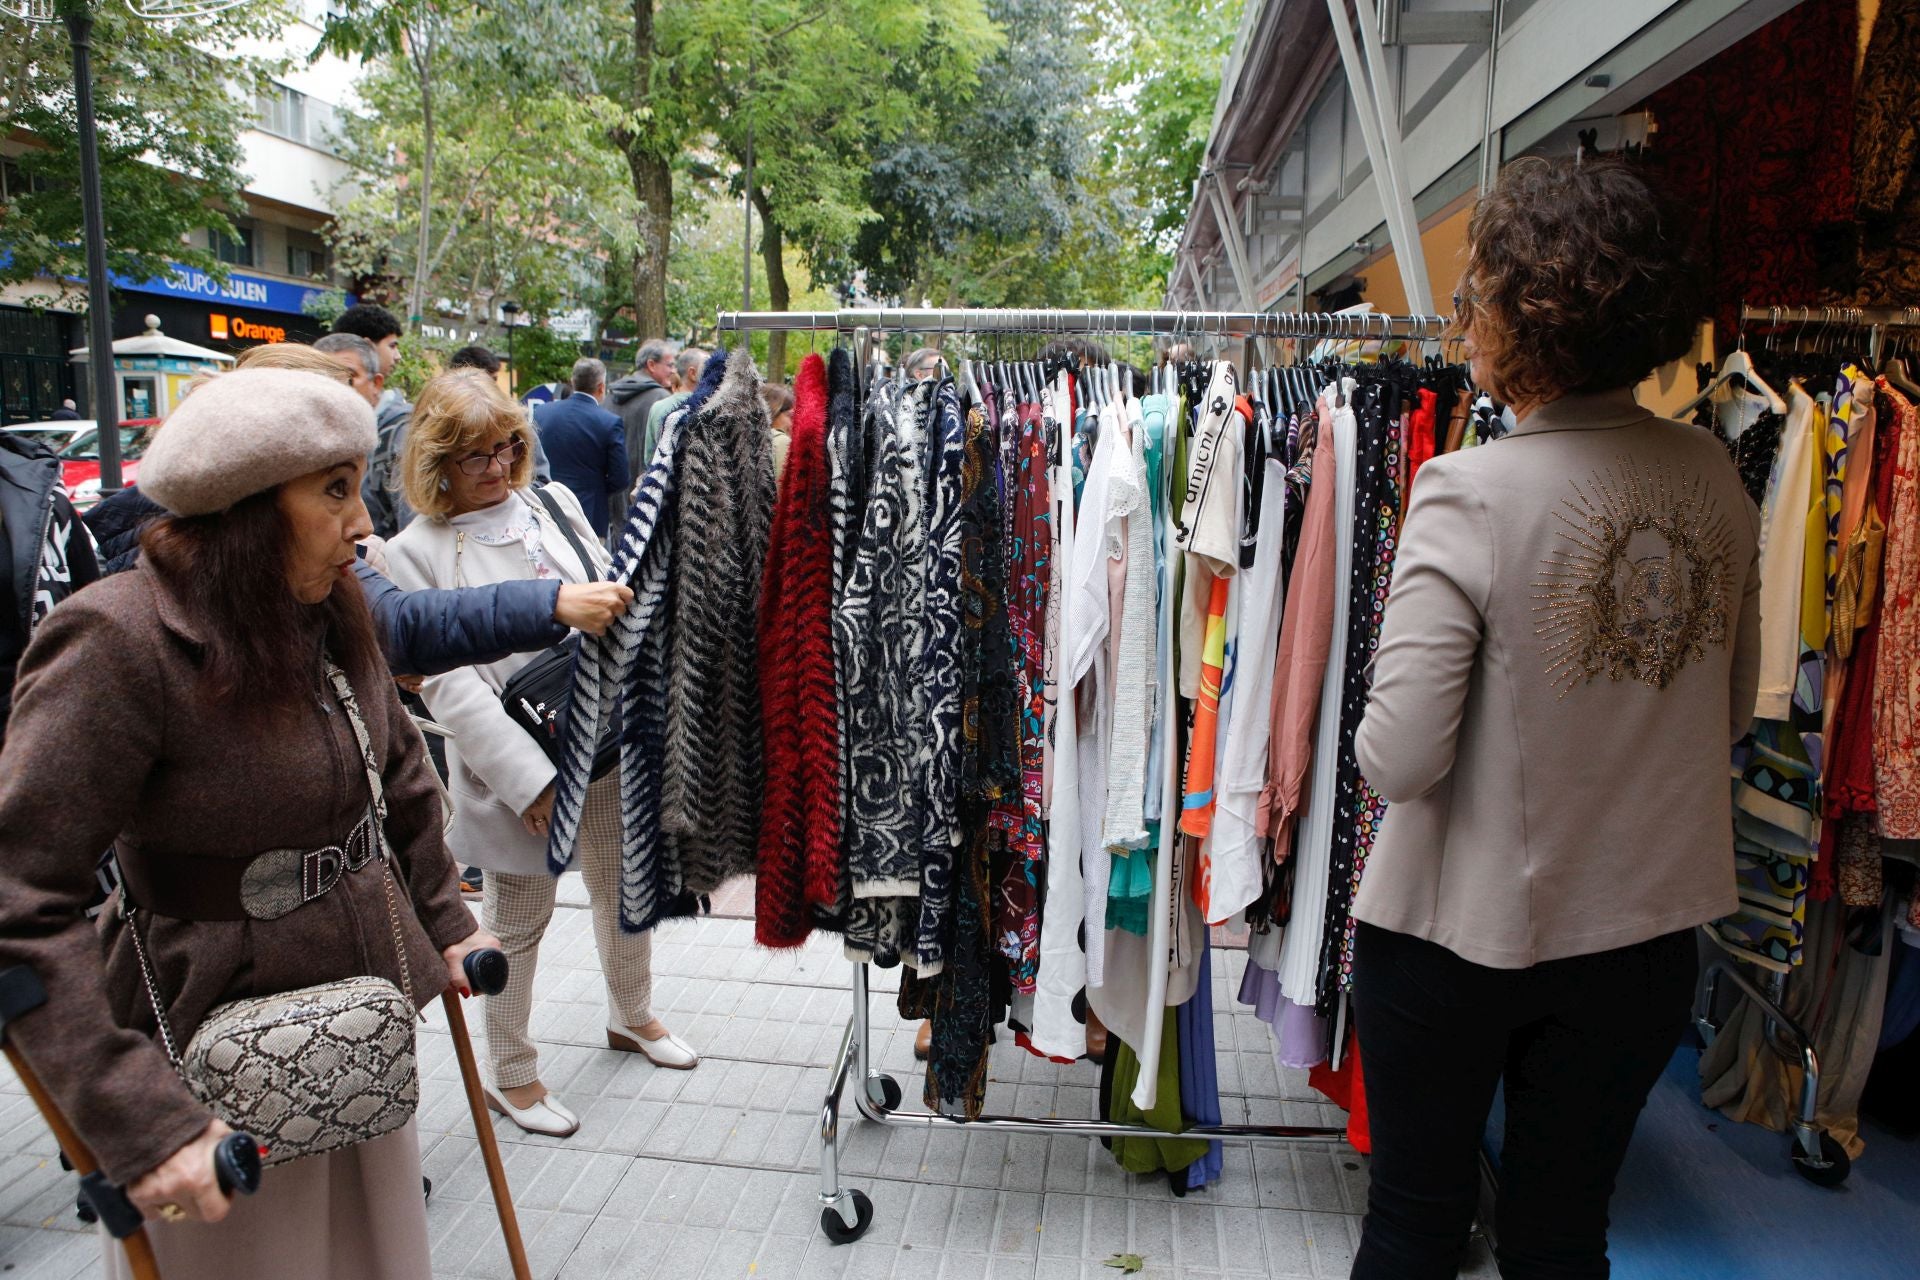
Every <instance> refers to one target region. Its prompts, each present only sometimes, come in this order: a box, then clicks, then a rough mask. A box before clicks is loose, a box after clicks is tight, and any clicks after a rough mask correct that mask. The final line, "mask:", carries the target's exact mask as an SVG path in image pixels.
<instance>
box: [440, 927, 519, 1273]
mask: <svg viewBox="0 0 1920 1280" xmlns="http://www.w3.org/2000/svg"><path fill="white" fill-rule="evenodd" d="M466 970H467V985H468V986H470V987H472V988H473V990H474V993H475V994H476V995H483V996H491V995H498V994H499V993H500V992H502V991H504V990H506V986H507V957H506V955H505V954H504V953H503V952H500V951H496V950H494V949H493V948H491V947H488V948H486V949H484V950H480V951H470V952H468V953H467V958H466ZM440 1003H441V1004H442V1005H443V1006H445V1008H446V1011H447V1027H448V1029H449V1030H451V1031H452V1032H453V1053H454V1056H455V1057H456V1058H458V1059H459V1060H460V1079H461V1081H462V1082H464V1083H465V1084H466V1086H467V1108H468V1109H469V1110H470V1111H472V1112H473V1132H474V1136H475V1137H477V1138H479V1139H480V1158H481V1160H482V1161H484V1162H485V1164H486V1166H487V1185H488V1187H489V1188H490V1189H491V1190H492V1192H493V1207H494V1211H495V1212H496V1213H498V1214H499V1215H500V1234H501V1235H502V1236H503V1237H505V1238H506V1242H507V1259H508V1261H510V1262H511V1263H512V1264H513V1280H533V1272H532V1270H531V1269H530V1268H529V1267H528V1266H527V1246H526V1245H525V1244H523V1243H522V1242H521V1240H520V1219H519V1217H518V1216H517V1215H516V1214H515V1213H514V1211H513V1192H512V1191H511V1190H509V1189H508V1187H507V1168H506V1166H505V1165H503V1164H501V1163H500V1144H499V1142H498V1141H496V1140H495V1138H494V1136H493V1117H492V1116H490V1115H488V1114H487V1100H486V1097H485V1096H484V1095H483V1094H482V1093H481V1092H480V1068H479V1066H478V1065H477V1064H476V1063H475V1062H474V1060H473V1041H472V1040H471V1039H469V1038H468V1036H467V1015H466V1014H465V1013H463V1012H462V1011H461V1009H460V997H459V995H457V994H456V993H455V992H454V990H453V988H451V987H449V988H447V990H445V991H443V992H441V994H440Z"/></svg>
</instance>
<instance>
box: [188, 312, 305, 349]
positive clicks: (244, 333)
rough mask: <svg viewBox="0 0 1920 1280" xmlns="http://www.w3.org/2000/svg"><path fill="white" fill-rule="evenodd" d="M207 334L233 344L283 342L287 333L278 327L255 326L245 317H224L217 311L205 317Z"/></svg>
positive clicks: (267, 325) (270, 325) (269, 325)
mask: <svg viewBox="0 0 1920 1280" xmlns="http://www.w3.org/2000/svg"><path fill="white" fill-rule="evenodd" d="M207 332H208V333H209V334H210V335H211V336H212V337H215V338H219V339H223V340H225V339H229V338H230V339H232V340H233V341H235V342H285V341H286V340H287V331H286V330H285V329H284V328H282V327H281V326H279V325H272V324H255V323H254V322H253V321H251V320H249V319H247V318H246V317H245V316H224V315H221V314H220V313H219V312H218V311H216V312H214V313H213V314H212V315H210V316H208V317H207Z"/></svg>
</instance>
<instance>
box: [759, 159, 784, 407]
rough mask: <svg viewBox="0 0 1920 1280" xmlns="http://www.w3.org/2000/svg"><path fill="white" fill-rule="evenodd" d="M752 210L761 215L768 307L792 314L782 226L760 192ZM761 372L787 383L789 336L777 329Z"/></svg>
mask: <svg viewBox="0 0 1920 1280" xmlns="http://www.w3.org/2000/svg"><path fill="white" fill-rule="evenodd" d="M753 207H754V209H755V210H757V211H758V212H759V214H760V228H761V230H760V261H761V262H762V263H764V264H765V266H766V269H767V306H768V308H769V309H771V310H774V311H787V310H790V309H791V308H792V305H793V291H792V290H791V289H790V288H789V287H788V285H787V260H786V257H785V253H784V243H783V241H784V238H783V237H782V236H781V234H780V223H779V221H778V220H777V219H775V218H774V216H773V210H772V209H771V208H770V207H769V206H768V204H767V197H766V195H765V194H764V193H762V192H761V191H759V190H757V189H756V190H755V191H754V193H753ZM761 372H762V373H764V374H765V376H766V378H767V381H769V382H785V381H786V380H787V335H786V333H785V332H784V331H782V330H779V329H775V330H773V331H772V332H771V333H769V334H768V335H767V367H766V368H765V369H764V370H762V371H761Z"/></svg>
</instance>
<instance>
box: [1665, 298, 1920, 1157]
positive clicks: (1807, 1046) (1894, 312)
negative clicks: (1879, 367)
mask: <svg viewBox="0 0 1920 1280" xmlns="http://www.w3.org/2000/svg"><path fill="white" fill-rule="evenodd" d="M1749 322H1754V323H1759V324H1764V325H1767V326H1769V327H1773V328H1778V327H1780V326H1782V325H1797V326H1801V327H1803V328H1804V327H1805V326H1809V325H1810V326H1813V332H1814V333H1815V334H1819V333H1821V332H1823V331H1825V330H1828V329H1836V328H1837V329H1851V330H1865V331H1866V334H1867V349H1866V354H1867V358H1868V360H1869V361H1870V362H1873V363H1877V362H1878V361H1879V359H1880V354H1881V350H1882V343H1883V340H1884V338H1885V337H1886V331H1887V330H1888V329H1890V328H1911V327H1920V307H1747V306H1743V307H1742V308H1741V309H1740V323H1741V328H1742V330H1743V331H1744V329H1745V328H1746V326H1747V324H1748V323H1749ZM1702 933H1704V934H1705V936H1706V937H1707V938H1708V939H1710V940H1711V941H1712V942H1713V943H1714V945H1715V950H1716V952H1717V954H1715V955H1713V956H1712V957H1711V958H1710V959H1708V960H1707V961H1706V962H1705V963H1704V964H1702V965H1701V968H1700V977H1699V980H1698V982H1697V984H1696V986H1695V988H1694V1000H1693V1024H1694V1029H1695V1030H1696V1031H1697V1032H1698V1033H1699V1036H1700V1040H1701V1042H1702V1044H1703V1045H1711V1044H1712V1043H1713V1041H1714V1038H1715V1037H1716V1036H1717V1035H1718V1034H1719V1032H1720V1028H1721V1015H1720V1013H1719V1011H1718V1009H1717V1008H1716V1006H1717V1005H1718V1004H1719V996H1720V986H1721V983H1722V982H1723V981H1724V982H1727V983H1730V984H1732V986H1733V987H1734V989H1735V990H1736V991H1737V992H1738V993H1739V995H1740V997H1742V998H1743V999H1745V1000H1749V1001H1751V1002H1752V1003H1753V1005H1754V1006H1755V1007H1756V1008H1757V1009H1759V1011H1760V1013H1761V1015H1762V1017H1763V1025H1762V1036H1761V1038H1762V1041H1763V1043H1764V1044H1765V1045H1766V1047H1767V1048H1768V1049H1769V1050H1770V1051H1772V1052H1773V1053H1776V1054H1778V1055H1779V1056H1781V1057H1782V1058H1785V1059H1787V1060H1789V1061H1796V1062H1798V1063H1799V1064H1800V1071H1801V1078H1800V1090H1799V1098H1798V1101H1797V1105H1796V1107H1795V1110H1794V1115H1793V1119H1792V1122H1791V1125H1790V1131H1791V1135H1792V1139H1793V1144H1792V1147H1791V1148H1790V1151H1789V1154H1790V1156H1791V1158H1792V1160H1793V1164H1794V1168H1795V1169H1796V1170H1797V1171H1798V1172H1799V1173H1800V1175H1801V1176H1802V1177H1804V1178H1806V1179H1807V1180H1808V1181H1809V1182H1812V1183H1815V1184H1816V1185H1818V1186H1823V1187H1837V1186H1839V1185H1840V1184H1841V1183H1843V1182H1845V1181H1846V1180H1847V1176H1848V1175H1849V1174H1850V1173H1851V1172H1852V1160H1851V1159H1850V1157H1849V1156H1848V1155H1847V1152H1846V1149H1845V1148H1844V1147H1842V1146H1841V1145H1840V1144H1839V1142H1837V1141H1836V1140H1835V1139H1834V1138H1833V1137H1832V1136H1831V1135H1830V1134H1829V1133H1828V1132H1827V1130H1826V1129H1825V1127H1823V1126H1822V1125H1821V1124H1820V1122H1819V1118H1818V1116H1819V1101H1820V1056H1819V1053H1818V1051H1817V1050H1816V1049H1815V1047H1814V1043H1813V1035H1812V1033H1811V1032H1809V1031H1808V1030H1807V1028H1806V1027H1804V1026H1802V1025H1801V1024H1800V1023H1799V1021H1797V1020H1796V1019H1795V1018H1793V1017H1792V1016H1791V1015H1789V1014H1788V1013H1787V1012H1786V1009H1785V1007H1784V1006H1785V1003H1786V996H1787V986H1788V983H1789V980H1790V979H1789V975H1787V974H1785V973H1778V972H1775V973H1768V974H1766V975H1765V977H1764V979H1763V980H1762V981H1755V980H1754V978H1753V977H1750V976H1749V974H1748V972H1747V970H1748V968H1749V961H1748V959H1747V957H1745V956H1743V955H1742V954H1741V953H1739V952H1738V951H1735V950H1731V949H1729V948H1728V947H1727V946H1726V945H1725V944H1724V943H1723V942H1722V941H1721V939H1720V938H1719V936H1718V935H1717V934H1715V933H1714V932H1713V931H1712V930H1711V929H1702Z"/></svg>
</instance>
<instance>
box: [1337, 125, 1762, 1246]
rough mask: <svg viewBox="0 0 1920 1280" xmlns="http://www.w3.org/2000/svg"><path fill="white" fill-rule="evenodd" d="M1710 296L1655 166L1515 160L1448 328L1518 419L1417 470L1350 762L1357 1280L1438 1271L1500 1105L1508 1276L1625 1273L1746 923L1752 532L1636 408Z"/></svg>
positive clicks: (1737, 504) (1659, 422)
mask: <svg viewBox="0 0 1920 1280" xmlns="http://www.w3.org/2000/svg"><path fill="white" fill-rule="evenodd" d="M1704 296H1705V294H1704V293H1703V292H1702V291H1701V290H1700V289H1699V287H1698V277H1697V274H1696V267H1695V263H1694V260H1693V258H1692V254H1691V253H1690V251H1689V248H1688V243H1687V236H1686V228H1685V226H1684V225H1683V223H1682V222H1681V220H1680V219H1679V217H1678V216H1677V213H1676V211H1675V210H1674V209H1673V208H1671V207H1670V206H1668V205H1667V204H1666V203H1665V202H1664V201H1662V200H1660V199H1658V198H1657V197H1656V195H1655V193H1654V192H1653V191H1651V190H1650V189H1649V188H1648V186H1647V184H1646V181H1645V179H1644V178H1642V177H1641V176H1640V174H1639V173H1638V172H1637V171H1635V170H1634V169H1632V168H1630V167H1627V166H1625V165H1622V164H1620V163H1618V162H1612V161H1593V160H1588V161H1586V162H1585V163H1583V164H1577V165H1576V164H1574V163H1573V162H1571V161H1567V162H1549V161H1546V160H1541V159H1525V160H1519V161H1516V162H1514V163H1513V164H1511V165H1508V166H1507V168H1506V169H1505V170H1504V171H1503V172H1502V174H1501V177H1500V182H1499V185H1498V186H1497V187H1496V188H1495V189H1494V190H1493V191H1492V192H1491V193H1490V194H1489V195H1488V196H1487V197H1486V198H1484V199H1483V200H1481V202H1480V205H1479V207H1478V208H1477V209H1476V210H1475V211H1474V215H1473V221H1472V224H1471V226H1470V228H1469V230H1468V261H1467V271H1466V279H1465V281H1464V282H1463V283H1462V284H1461V287H1460V296H1459V297H1457V298H1456V299H1455V302H1456V312H1457V314H1456V323H1457V324H1459V325H1460V326H1461V327H1462V328H1463V330H1464V332H1465V334H1466V339H1467V353H1468V356H1469V358H1470V359H1471V360H1472V361H1473V377H1474V381H1475V382H1477V383H1478V384H1479V385H1480V386H1482V387H1484V388H1486V389H1487V390H1488V391H1490V392H1491V393H1492V394H1493V395H1494V396H1496V397H1497V398H1499V399H1500V400H1502V401H1504V402H1505V403H1506V404H1507V405H1509V406H1510V407H1511V408H1512V409H1513V411H1514V415H1515V417H1516V418H1517V419H1518V425H1517V426H1515V428H1514V429H1513V430H1512V432H1511V433H1509V434H1508V435H1506V436H1505V437H1503V438H1501V439H1500V440H1498V441H1496V442H1494V443H1493V444H1490V445H1485V446H1482V447H1480V448H1477V449H1469V450H1465V451H1463V452H1459V453H1451V454H1447V455H1445V456H1443V457H1439V458H1435V459H1434V460H1433V461H1431V462H1428V463H1424V464H1422V466H1421V468H1420V477H1419V480H1418V482H1417V483H1415V484H1414V485H1413V489H1412V499H1413V500H1412V505H1411V506H1410V508H1409V509H1408V512H1407V518H1406V524H1405V526H1404V529H1403V530H1402V533H1401V538H1400V550H1399V555H1398V558H1397V560H1396V561H1395V563H1394V569H1393V590H1392V594H1391V595H1390V596H1389V598H1388V601H1387V609H1386V618H1385V622H1384V625H1383V629H1382V633H1381V639H1380V650H1379V655H1378V657H1377V658H1376V660H1375V664H1374V677H1373V691H1372V699H1371V702H1370V703H1369V705H1368V708H1367V713H1366V718H1365V719H1364V720H1363V721H1362V722H1361V725H1360V730H1359V735H1358V738H1357V740H1356V743H1355V751H1356V754H1357V755H1358V756H1359V761H1360V768H1361V771H1362V772H1363V773H1364V774H1365V775H1366V778H1367V781H1368V782H1369V783H1371V784H1372V785H1373V786H1374V788H1375V789H1377V790H1378V791H1379V792H1380V793H1381V794H1382V795H1384V796H1385V797H1386V798H1387V799H1388V801H1389V802H1390V807H1389V809H1388V810H1387V816H1386V821H1385V825H1384V827H1383V828H1382V829H1381V832H1380V836H1379V840H1378V842H1377V844H1376V845H1375V847H1374V850H1373V853H1372V856H1371V857H1370V858H1369V860H1368V862H1367V867H1366V876H1365V878H1364V879H1363V880H1362V881H1361V885H1360V891H1359V894H1358V895H1357V896H1356V897H1355V899H1354V904H1353V914H1354V916H1355V918H1356V919H1357V920H1359V921H1360V925H1359V929H1358V934H1357V939H1356V951H1355V971H1354V979H1353V1000H1354V1017H1355V1019H1356V1025H1357V1027H1358V1030H1359V1035H1360V1054H1361V1059H1362V1061H1363V1063H1364V1065H1365V1071H1366V1084H1367V1107H1368V1110H1369V1112H1370V1113H1371V1120H1372V1130H1373V1142H1374V1149H1373V1171H1372V1181H1371V1189H1370V1191H1369V1193H1368V1201H1367V1219H1366V1225H1365V1228H1364V1231H1363V1232H1362V1236H1361V1242H1360V1251H1359V1255H1358V1258H1357V1260H1356V1261H1355V1264H1354V1270H1353V1274H1354V1276H1356V1277H1359V1278H1360V1280H1389V1278H1390V1280H1428V1278H1429V1277H1431V1278H1433V1280H1439V1278H1441V1277H1451V1276H1453V1275H1454V1274H1455V1272H1456V1271H1457V1269H1458V1266H1459V1262H1460V1254H1461V1251H1462V1249H1463V1248H1464V1247H1465V1245H1466V1241H1467V1232H1468V1230H1469V1228H1470V1227H1471V1226H1472V1223H1473V1213H1474V1206H1475V1200H1476V1196H1477V1192H1478V1186H1479V1182H1478V1176H1477V1170H1478V1163H1477V1161H1478V1152H1479V1146H1480V1140H1481V1136H1482V1134H1483V1132H1484V1131H1485V1128H1486V1123H1487V1115H1488V1111H1489V1109H1490V1107H1491V1104H1492V1101H1493V1095H1494V1090H1495V1089H1496V1088H1497V1087H1499V1086H1500V1085H1501V1084H1502V1083H1504V1085H1505V1089H1506V1131H1505V1139H1504V1142H1503V1144H1502V1148H1501V1155H1500V1195H1499V1204H1498V1210H1497V1216H1498V1230H1497V1231H1496V1232H1495V1234H1496V1236H1497V1237H1498V1240H1499V1255H1500V1258H1499V1261H1500V1273H1501V1274H1502V1275H1503V1276H1507V1277H1521V1276H1525V1277H1546V1276H1555V1277H1572V1276H1595V1277H1599V1276H1605V1275H1606V1274H1607V1201H1608V1198H1609V1197H1610V1196H1611V1195H1612V1192H1613V1184H1614V1177H1615V1175H1616V1174H1617V1173H1618V1172H1619V1170H1620V1165H1621V1162H1622V1161H1623V1160H1624V1159H1625V1158H1626V1153H1627V1144H1628V1141H1629V1140H1630V1139H1631V1138H1632V1136H1633V1129H1634V1124H1635V1122H1636V1121H1637V1119H1638V1118H1639V1115H1640V1111H1641V1109H1642V1108H1643V1107H1644V1106H1645V1105H1646V1101H1647V1094H1648V1093H1649V1091H1650V1090H1651V1089H1652V1088H1653V1085H1654V1081H1655V1080H1657V1079H1658V1078H1659V1076H1660V1073H1661V1071H1662V1070H1664V1069H1665V1067H1666V1065H1667V1060H1668V1059H1669V1057H1671V1056H1672V1054H1673V1051H1674V1048H1675V1046H1676V1045H1677V1044H1678V1042H1679V1039H1680V1035H1681V1032H1682V1031H1683V1030H1684V1029H1685V1027H1686V1025H1687V1019H1688V1010H1689V1006H1690V1004H1691V1002H1692V997H1693V982H1694V972H1695V967H1696V953H1695V949H1694V940H1693V932H1692V931H1693V928H1694V926H1696V925H1700V924H1704V923H1706V922H1707V921H1709V920H1713V919H1715V918H1717V917H1719V916H1723V915H1726V914H1727V913H1728V912H1730V911H1732V910H1733V909H1734V905H1735V901H1736V898H1735V891H1734V862H1733V822H1732V817H1733V815H1732V809H1731V800H1730V792H1729V790H1728V786H1727V767H1728V766H1727V761H1728V754H1727V753H1728V748H1729V746H1730V744H1731V743H1733V742H1734V741H1735V740H1737V739H1738V738H1739V737H1741V736H1742V735H1743V734H1744V733H1745V732H1746V729H1747V723H1748V720H1749V719H1750V718H1751V716H1752V714H1753V705H1754V693H1755V689H1756V687H1757V683H1758V675H1759V586H1760V578H1759V574H1758V571H1757V567H1756V556H1755V543H1756V540H1757V526H1758V518H1757V513H1756V512H1755V511H1754V508H1753V503H1752V502H1750V501H1749V500H1748V499H1747V495H1746V492H1745V491H1744V489H1743V488H1742V487H1741V483H1740V476H1739V474H1738V472H1736V471H1735V470H1734V467H1733V463H1732V462H1731V461H1730V460H1729V459H1728V457H1727V451H1726V449H1725V448H1724V447H1722V446H1721V444H1720V442H1719V440H1718V439H1717V437H1716V436H1715V435H1714V434H1713V433H1712V432H1709V431H1702V430H1700V429H1699V428H1697V427H1693V426H1688V425H1686V424H1683V423H1679V422H1669V421H1667V420H1666V419H1664V418H1660V417H1657V416H1655V415H1654V414H1653V413H1651V412H1649V411H1648V410H1646V409H1643V408H1641V407H1640V406H1639V405H1638V404H1637V403H1635V400H1634V394H1633V392H1634V387H1635V386H1636V385H1638V384H1639V383H1640V381H1641V380H1642V379H1644V378H1645V377H1646V376H1647V375H1648V374H1650V373H1651V372H1652V371H1653V370H1654V369H1656V368H1658V367H1659V366H1660V365H1663V364H1665V363H1667V362H1668V361H1670V360H1676V359H1678V358H1680V357H1681V356H1683V355H1685V354H1686V353H1687V352H1688V351H1690V350H1692V347H1693V342H1694V337H1695V333H1696V328H1697V324H1698V312H1699V306H1698V304H1699V300H1700V299H1701V298H1702V297H1704Z"/></svg>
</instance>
